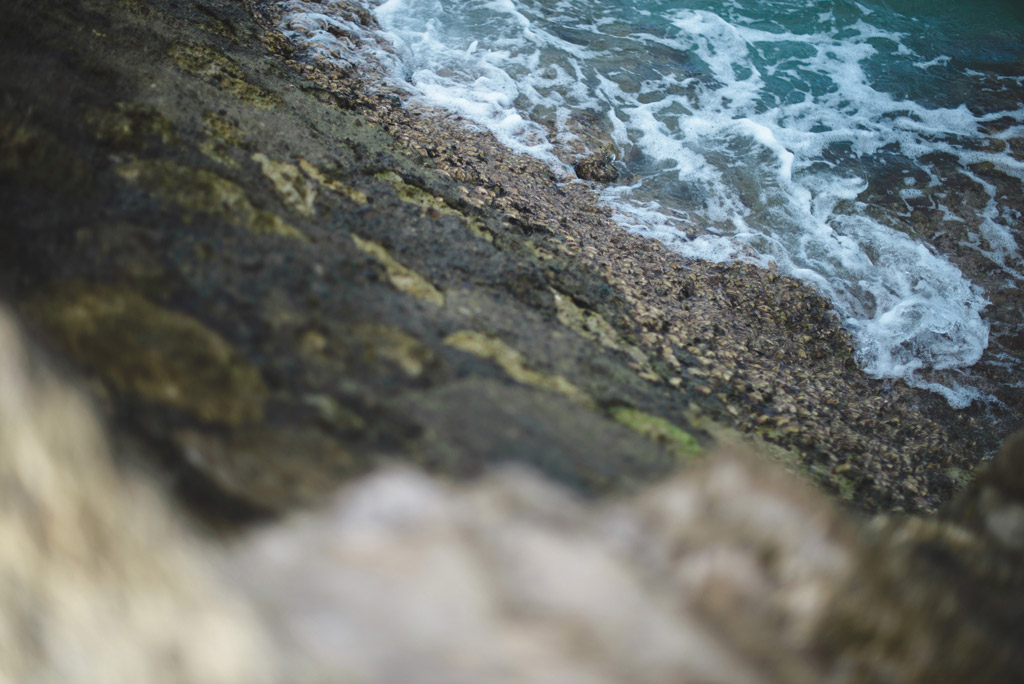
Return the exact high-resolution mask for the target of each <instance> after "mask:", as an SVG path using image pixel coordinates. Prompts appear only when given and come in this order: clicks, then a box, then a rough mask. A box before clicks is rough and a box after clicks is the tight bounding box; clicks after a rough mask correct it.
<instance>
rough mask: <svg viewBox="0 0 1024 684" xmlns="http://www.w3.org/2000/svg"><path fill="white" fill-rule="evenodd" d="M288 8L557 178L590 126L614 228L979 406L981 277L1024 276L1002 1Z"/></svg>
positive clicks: (433, 3) (1020, 158) (1015, 13)
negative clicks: (787, 278)
mask: <svg viewBox="0 0 1024 684" xmlns="http://www.w3.org/2000/svg"><path fill="white" fill-rule="evenodd" d="M284 5H285V7H286V10H287V11H286V16H285V27H286V29H287V30H288V31H290V33H291V35H292V36H293V37H294V38H295V39H296V40H299V41H301V42H304V43H305V44H306V45H307V46H308V47H309V48H310V49H312V50H315V51H319V52H321V53H322V54H327V55H331V56H333V57H334V58H337V59H344V60H353V59H360V58H366V59H376V60H378V61H380V62H383V63H384V64H386V65H387V67H388V69H389V70H390V73H391V75H392V78H393V79H394V80H395V81H397V82H399V83H401V84H402V85H403V87H405V88H406V89H407V90H409V91H410V92H411V93H412V94H413V95H414V96H416V97H418V98H420V99H421V100H423V101H425V102H427V103H429V104H432V105H436V106H440V107H443V108H447V109H449V110H452V111H454V112H457V113H459V114H461V115H462V116H464V117H466V118H467V119H469V120H471V121H473V122H475V123H476V124H477V125H479V126H483V127H485V128H487V129H489V130H490V131H492V132H493V133H494V135H495V136H497V138H498V139H499V140H501V141H502V142H503V143H505V144H506V145H507V146H509V147H510V148H512V149H513V150H516V151H519V152H523V153H527V154H531V155H534V156H536V157H538V158H540V159H542V160H544V161H546V162H547V163H548V164H550V165H551V167H552V168H553V169H554V170H555V171H556V172H557V173H559V174H560V175H561V176H562V177H563V178H565V179H571V178H572V172H571V169H570V168H569V166H568V165H567V164H566V163H565V155H564V154H563V155H560V154H559V146H560V145H565V144H566V143H568V142H570V141H571V140H572V139H573V138H576V137H578V135H579V133H580V129H579V122H580V121H585V122H587V125H588V126H589V127H591V128H593V129H594V132H595V133H596V139H601V138H602V137H603V139H605V140H607V142H608V144H609V145H610V146H611V147H612V148H613V149H614V153H615V157H616V160H617V161H616V164H617V165H618V166H619V169H620V171H621V178H622V180H621V181H620V182H619V183H617V184H613V185H609V186H606V187H604V188H603V190H602V195H603V199H604V200H605V201H606V202H607V203H608V204H610V205H611V206H612V207H613V208H614V210H615V216H616V218H617V220H618V221H619V222H620V223H621V224H622V225H624V226H626V227H627V228H629V229H631V230H633V231H636V232H638V233H640V234H643V235H646V236H650V237H654V238H657V239H659V240H662V241H663V242H665V243H666V244H667V245H669V246H670V247H671V248H672V249H674V250H677V251H678V252H680V253H681V254H683V255H685V256H689V257H695V258H702V259H710V260H714V261H725V260H733V259H746V260H753V261H755V262H758V263H760V264H762V265H764V266H768V267H775V268H778V269H779V270H780V271H782V272H784V273H786V274H789V275H792V276H795V277H797V278H800V279H802V280H804V281H806V282H808V283H810V284H812V285H813V286H814V287H816V288H817V289H818V290H819V291H820V292H822V293H823V294H824V295H825V296H827V297H828V298H829V299H830V300H831V302H832V304H833V306H834V307H835V310H836V311H837V313H838V315H839V317H840V318H841V320H842V322H843V325H844V326H845V327H846V328H847V329H848V330H849V331H850V332H851V333H852V335H853V338H854V341H855V346H856V354H857V359H858V361H859V363H860V365H861V367H862V368H863V369H864V371H865V372H866V373H868V374H869V375H871V376H873V377H878V378H902V379H903V380H905V381H906V382H907V383H909V384H911V385H914V386H918V387H924V388H927V389H930V390H933V391H936V392H939V393H941V394H942V395H943V396H945V397H946V399H947V400H948V401H949V403H950V404H952V405H953V406H955V407H964V406H967V405H969V404H970V403H971V402H972V401H974V400H975V399H986V400H989V401H992V400H994V398H993V397H992V396H991V395H990V394H989V393H988V391H987V390H985V389H979V387H983V383H979V382H977V380H978V378H977V377H975V376H974V375H972V372H971V371H970V368H971V367H972V366H973V365H975V364H976V363H977V362H978V361H979V360H980V359H981V358H982V356H983V355H984V354H985V353H986V349H987V348H988V346H989V342H990V335H991V334H992V333H993V330H992V323H991V322H990V320H989V317H988V315H987V314H988V312H987V307H989V305H990V296H989V295H990V293H991V290H992V288H995V289H997V290H1002V289H1006V288H1009V289H1016V288H1017V287H1018V286H1019V285H1020V281H1021V280H1022V278H1024V263H1022V260H1021V254H1020V249H1019V243H1020V240H1021V239H1022V233H1021V230H1022V217H1021V211H1022V207H1024V199H1022V194H1024V193H1022V190H1021V188H1022V185H1021V181H1022V179H1024V3H1020V2H1019V0H1008V1H1007V2H1000V1H998V0H976V1H974V2H964V1H957V0H862V1H861V2H853V1H850V0H835V1H828V2H826V1H818V2H814V1H808V0H703V1H697V0H642V1H639V2H622V1H621V0H484V1H481V0H445V1H443V2H442V1H440V0H386V1H384V2H374V1H373V0H368V2H367V7H369V8H370V9H372V10H373V12H374V14H375V16H376V18H377V20H378V22H379V25H380V28H381V31H380V34H379V35H378V36H375V37H374V39H375V40H376V41H377V42H374V40H369V39H368V38H367V36H366V35H365V31H364V30H363V29H360V28H359V27H358V26H354V25H351V23H347V22H344V21H343V20H340V19H339V18H338V17H337V16H333V15H332V14H331V11H330V8H331V4H330V2H329V1H328V2H326V3H311V2H304V1H303V0H288V1H287V2H285V3H284ZM332 22H333V24H334V25H335V26H338V27H341V28H343V29H344V31H343V32H342V33H341V34H339V32H338V31H333V32H332V31H328V29H329V28H330V26H331V24H332ZM342 25H344V26H342ZM339 35H347V36H348V38H339ZM381 38H382V39H383V43H381V42H380V39H381ZM380 45H384V46H385V47H383V48H381V47H379V46H380ZM360 54H362V55H363V57H359V55H360ZM594 137H595V136H593V135H592V136H591V138H594ZM965 254H967V255H968V256H967V257H965V256H964V255H965ZM965 267H968V268H967V272H965ZM982 276H983V277H982ZM982 280H984V284H983V283H982V282H981V281H982ZM986 288H988V290H989V292H986ZM1011 301H1013V300H1012V298H1011ZM1016 313H1017V314H1018V315H1017V316H1016V320H1017V321H1018V322H1019V320H1020V316H1019V312H1016ZM999 318H1000V320H1002V321H1004V327H1005V326H1010V327H1012V325H1011V324H1008V323H1005V321H1006V320H1008V319H1013V318H1014V316H1012V315H1011V316H1006V315H1003V316H1001V317H999ZM997 332H999V333H1000V334H1004V335H1016V334H1019V330H1004V331H997ZM995 356H998V359H996V360H995V361H994V362H996V363H1001V364H1003V365H1004V366H1007V365H1009V366H1014V368H1013V369H1012V373H1011V375H1013V376H1016V375H1018V373H1017V371H1018V370H1019V367H1018V366H1016V365H1015V364H1019V361H1020V360H1019V358H1018V357H1016V356H1015V355H1014V354H1012V353H1006V352H1005V351H1001V352H1000V353H999V354H997V355H995Z"/></svg>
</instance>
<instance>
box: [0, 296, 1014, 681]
mask: <svg viewBox="0 0 1024 684" xmlns="http://www.w3.org/2000/svg"><path fill="white" fill-rule="evenodd" d="M1021 445H1022V441H1021V440H1020V439H1017V440H1016V441H1012V440H1011V441H1010V442H1008V446H1007V447H1006V448H1004V451H1003V453H1002V454H1001V455H1000V457H999V459H997V461H996V462H995V463H994V464H993V465H992V468H991V470H990V473H992V474H994V475H985V474H983V475H982V476H981V478H979V480H978V482H977V483H976V485H975V486H974V487H973V488H972V489H971V490H970V491H969V492H968V494H967V496H966V497H965V498H964V500H962V501H961V502H959V504H958V509H957V510H958V511H959V514H961V515H962V516H963V519H964V521H965V523H964V524H963V525H959V524H957V523H954V522H949V521H944V520H940V519H935V518H902V519H898V520H897V519H885V518H876V519H875V520H874V521H872V522H870V523H868V524H864V523H863V522H862V521H861V520H860V519H856V518H853V517H852V516H850V515H849V514H847V513H844V512H840V511H839V510H837V509H836V508H835V507H834V506H833V505H832V504H831V503H829V502H827V501H826V500H825V499H824V498H823V497H822V496H821V495H820V494H818V493H817V492H814V491H811V490H809V489H807V488H806V487H805V486H804V485H802V484H800V483H797V482H795V481H793V480H791V479H790V477H789V476H788V475H786V474H784V473H781V472H777V471H774V470H771V469H769V468H768V467H766V466H765V465H763V464H762V463H760V462H758V461H757V460H756V457H754V456H749V455H747V456H744V455H730V454H720V455H719V456H718V457H717V458H713V459H710V462H709V464H708V465H707V466H706V467H704V468H703V469H702V470H699V471H691V472H689V473H687V474H686V475H683V476H679V477H676V478H675V479H672V480H670V481H667V482H665V483H663V484H660V485H656V486H654V487H652V488H650V489H649V490H647V491H646V492H644V493H642V494H641V495H639V496H636V497H634V498H632V499H630V500H621V501H617V502H615V501H612V502H607V501H606V502H604V503H594V502H583V501H581V500H578V499H576V498H574V497H573V496H572V495H570V494H568V493H567V492H566V491H564V490H563V489H561V488H558V487H556V486H554V485H552V484H550V483H548V482H546V481H544V480H541V479H540V478H538V477H537V476H535V475H533V474H531V473H528V472H525V471H521V470H506V471H501V472H497V473H494V474H491V475H489V476H487V477H485V478H483V479H482V480H479V481H478V482H476V483H475V484H470V485H459V486H455V485H451V484H443V483H441V482H439V481H437V480H434V479H431V478H429V477H428V476H426V475H423V474H421V473H420V472H418V471H414V470H410V469H384V470H381V471H378V472H377V473H376V474H373V475H371V476H369V477H367V478H364V479H362V480H360V481H357V482H355V483H354V484H352V485H351V486H349V487H347V488H346V489H345V490H344V491H342V492H341V493H340V495H339V496H338V497H337V498H336V500H335V501H334V503H333V505H331V506H330V507H329V508H327V509H326V510H323V511H321V512H318V513H307V514H304V515H302V516H295V517H292V518H290V519H285V520H284V521H283V522H278V523H274V524H272V525H270V526H267V527H265V528H263V529H262V530H256V531H254V532H253V533H251V534H250V535H249V536H247V537H246V538H243V539H241V540H238V541H235V542H233V543H231V544H227V545H225V544H220V545H214V544H213V543H212V542H210V541H209V540H203V539H201V538H200V536H199V535H198V534H197V533H195V532H192V531H190V530H189V529H188V528H187V526H186V525H184V524H183V523H182V522H181V521H180V520H179V519H178V516H177V514H176V513H175V511H173V510H172V509H171V508H170V507H169V506H168V505H167V504H166V503H165V501H164V500H163V499H162V498H161V496H159V495H158V494H157V492H156V491H155V489H154V488H153V487H151V486H150V485H149V484H147V483H146V482H144V481H140V480H139V478H137V477H129V476H127V475H125V474H121V473H118V472H116V471H115V469H114V467H113V465H112V463H111V461H110V460H109V458H108V456H107V453H106V452H107V449H108V448H107V446H106V443H105V441H104V437H103V435H102V431H101V429H100V428H99V427H98V425H97V422H96V420H95V418H94V416H93V414H92V412H91V410H90V408H89V407H88V406H87V405H86V403H85V402H84V401H83V399H82V398H81V395H80V394H79V393H78V392H77V391H76V390H75V389H73V388H72V387H71V386H69V385H68V384H66V383H64V382H62V381H60V380H58V379H56V377H55V375H54V374H53V373H52V372H51V371H50V370H48V369H47V368H46V367H44V366H43V365H42V363H41V362H40V361H39V360H38V359H37V358H34V356H33V355H32V354H30V353H29V352H28V351H27V350H26V348H25V347H24V345H23V343H22V342H21V341H20V337H19V334H18V333H17V331H16V329H15V326H14V325H13V324H12V322H11V320H10V318H9V317H7V316H3V317H2V318H0V489H2V491H3V496H2V497H0V525H2V526H3V534H2V537H0V681H3V682H8V681H11V682H13V681H17V682H58V681H59V682H82V683H84V682H90V683H91V682H107V683H111V684H116V683H118V682H194V683H204V682H218V683H219V682H264V681H267V682H270V681H279V682H338V681H345V682H381V683H384V682H467V683H468V682H474V683H475V682H559V683H570V682H580V683H582V682H595V683H596V682H631V683H642V682H729V683H733V684H736V683H741V682H786V683H787V684H790V683H799V682H943V681H950V682H952V681H958V682H959V681H985V682H1003V681H1005V682H1009V681H1021V677H1022V676H1024V654H1022V652H1021V650H1020V649H1019V648H1018V647H1019V644H1020V643H1021V639H1022V637H1024V591H1022V589H1024V562H1022V553H1021V551H1022V548H1024V508H1022V505H1021V502H1022V501H1024V499H1022V498H1021V497H1020V493H1021V487H1022V484H1024V481H1022V480H1021V479H1020V478H1019V477H1018V475H1019V473H1020V472H1021V468H1022V463H1024V460H1022V456H1024V453H1022V451H1021ZM1013 478H1017V479H1016V480H1014V479H1013Z"/></svg>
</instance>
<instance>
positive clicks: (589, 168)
mask: <svg viewBox="0 0 1024 684" xmlns="http://www.w3.org/2000/svg"><path fill="white" fill-rule="evenodd" d="M572 168H573V171H575V172H576V177H577V178H579V179H580V180H588V181H595V182H597V183H613V182H615V181H617V180H618V179H619V170H618V169H616V168H615V158H614V157H612V155H611V153H610V152H607V151H605V150H601V151H599V152H594V153H593V154H591V155H589V156H588V157H585V158H583V159H581V160H579V161H578V162H576V163H575V164H573V165H572Z"/></svg>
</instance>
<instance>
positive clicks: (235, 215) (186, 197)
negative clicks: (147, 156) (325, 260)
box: [117, 160, 306, 240]
mask: <svg viewBox="0 0 1024 684" xmlns="http://www.w3.org/2000/svg"><path fill="white" fill-rule="evenodd" d="M117 172H118V173H119V174H120V175H121V176H122V177H123V178H124V179H125V180H127V181H129V182H132V183H137V184H138V185H141V186H142V187H144V188H146V189H147V190H149V191H150V192H152V193H154V194H156V195H158V196H159V197H161V198H162V199H164V200H166V201H169V202H173V203H175V204H177V205H178V206H180V207H181V208H182V209H184V210H186V211H188V212H191V213H202V214H208V215H210V216H214V217H216V218H218V219H220V220H222V221H224V222H225V223H230V224H232V225H236V226H240V227H242V228H245V229H246V230H248V231H250V232H252V233H255V234H257V235H280V236H281V237H286V238H293V239H296V240H305V239H306V236H305V235H303V234H302V231H300V230H298V229H297V228H295V227H294V226H291V225H289V224H287V223H286V222H285V221H284V220H283V219H281V217H279V216H278V215H277V214H272V213H270V212H269V211H265V210H263V209H257V208H256V207H254V206H253V205H252V202H250V200H249V197H248V194H247V193H246V191H245V190H244V189H243V188H242V186H240V185H238V184H237V183H234V182H232V181H230V180H228V179H227V178H224V177H223V176H219V175H217V174H216V173H214V172H212V171H208V170H206V169H194V168H189V167H186V166H181V165H180V164H175V163H174V162H170V161H152V160H147V161H143V160H138V161H133V162H128V163H127V164H122V165H121V166H120V167H118V170H117Z"/></svg>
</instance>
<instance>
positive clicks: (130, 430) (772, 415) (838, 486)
mask: <svg viewBox="0 0 1024 684" xmlns="http://www.w3.org/2000/svg"><path fill="white" fill-rule="evenodd" d="M273 9H274V7H273V6H256V7H250V6H243V5H239V4H237V3H232V2H216V1H207V0H203V2H200V3H196V4H190V5H188V6H182V5H176V4H172V3H162V2H132V1H126V2H113V1H110V2H107V1H106V0H103V1H99V2H87V3H64V2H60V1H59V0H52V1H48V2H46V3H27V2H19V3H16V4H15V5H14V6H13V7H12V9H11V11H10V12H9V15H10V16H9V17H8V19H7V21H6V22H5V28H4V40H3V46H2V48H0V50H2V51H3V61H4V63H5V64H6V65H7V69H5V71H4V73H3V75H2V76H0V78H2V82H3V86H2V87H3V92H4V99H3V102H2V109H0V122H2V131H3V146H4V155H3V163H2V167H0V173H2V178H3V186H2V187H3V189H2V191H0V192H2V193H3V195H2V198H3V204H4V207H5V209H6V212H7V220H6V228H5V230H4V232H3V236H2V238H0V240H2V245H0V247H2V249H0V261H2V263H0V273H2V280H0V287H2V291H3V294H4V296H5V297H6V298H7V299H8V300H9V301H11V302H13V303H14V305H15V306H16V307H17V309H18V310H19V312H20V313H21V314H22V315H23V316H24V317H25V319H26V320H28V321H29V322H30V323H31V324H32V325H33V327H34V329H35V330H36V331H37V332H38V334H39V335H40V336H41V337H42V338H43V339H45V340H47V342H48V344H49V345H50V346H51V347H52V349H53V350H55V351H56V353H57V354H58V355H60V356H62V357H64V358H67V359H68V360H69V361H70V362H71V363H72V364H73V365H74V366H75V367H76V368H78V369H80V370H81V371H82V372H84V373H86V374H87V375H88V376H89V377H90V378H91V379H92V384H91V387H92V389H93V391H94V393H95V395H96V397H97V399H98V400H99V401H100V402H101V403H102V404H103V405H104V406H105V408H106V410H107V412H108V415H109V417H110V420H111V421H112V423H113V424H114V425H115V426H116V430H117V434H118V435H119V437H120V438H121V439H123V440H124V441H125V444H126V446H125V449H124V450H123V451H126V452H129V453H137V454H140V458H141V459H142V460H144V461H147V462H148V463H149V465H150V466H152V465H153V461H154V454H155V455H158V457H157V458H156V461H157V466H158V468H159V469H160V470H161V471H162V472H163V473H164V474H165V475H166V476H167V477H168V478H169V479H170V480H172V481H173V482H174V483H175V486H176V487H177V488H178V490H179V491H180V492H181V493H182V494H183V495H184V496H185V498H186V499H187V500H189V501H191V502H192V504H193V505H195V506H200V507H202V508H203V509H204V513H203V514H204V515H209V516H214V517H222V518H227V519H240V520H242V519H246V518H248V517H253V516H255V517H259V516H261V515H265V514H272V513H276V512H281V511H285V510H288V509H290V508H292V507H294V506H296V505H302V504H309V503H313V502H315V501H319V500H322V498H323V497H324V496H325V495H326V494H328V493H329V492H331V491H333V490H334V488H335V487H336V486H337V485H338V484H339V483H341V482H343V481H345V480H346V479H347V478H349V477H350V476H352V475H355V474H359V473H363V472H366V471H368V470H370V469H372V468H373V467H374V466H375V465H377V464H379V463H381V462H386V461H393V460H400V461H407V462H412V463H415V464H418V465H420V466H422V467H425V468H427V469H428V470H430V471H431V472H434V473H438V474H443V475H447V476H452V477H465V476H472V475H476V474H479V473H481V472H483V471H485V470H486V469H487V468H488V467H489V466H491V465H494V464H497V463H503V462H507V461H514V462H519V463H524V464H527V465H530V466H532V467H535V468H537V469H538V470H540V471H541V472H543V473H545V474H547V475H549V476H551V477H554V478H555V479H557V480H560V481H562V482H565V483H567V484H569V485H570V486H572V487H574V488H576V489H577V490H578V491H580V492H582V493H585V494H588V495H589V494H599V493H603V492H609V491H619V490H630V489H634V488H635V487H636V486H637V485H638V484H640V483H643V482H649V481H652V480H656V479H658V478H661V477H663V476H664V475H666V474H667V473H669V472H672V471H673V470H675V469H676V468H677V467H679V466H680V465H682V464H685V463H687V462H689V461H691V460H694V459H699V458H700V454H701V453H702V452H703V449H704V448H705V447H707V446H708V445H710V444H712V443H714V442H715V441H716V439H718V438H719V437H720V436H721V435H723V434H733V433H734V434H737V435H743V436H744V438H746V439H750V440H753V441H754V442H755V443H757V444H763V445H764V448H763V449H762V450H765V451H769V452H771V453H772V454H773V455H774V456H773V458H775V459H776V460H778V461H781V462H782V463H784V465H785V467H787V468H788V469H790V470H791V471H794V472H797V473H800V474H801V475H803V476H805V477H807V478H809V479H811V480H812V481H814V482H816V483H818V484H820V485H821V486H823V487H824V488H825V489H826V490H828V491H830V492H832V493H833V494H835V495H837V496H838V497H840V498H842V499H843V500H845V501H848V502H849V503H851V504H852V505H853V506H854V507H856V508H859V509H861V510H864V511H933V510H935V509H936V508H937V507H938V506H939V505H941V504H942V502H944V501H946V500H948V499H949V498H950V497H951V496H952V495H953V493H954V492H955V491H956V490H957V489H958V488H960V487H961V486H962V485H963V483H964V482H966V481H967V479H968V478H969V477H970V473H971V471H972V470H973V468H974V466H975V465H976V464H977V463H978V462H979V461H981V460H982V459H984V458H985V457H987V456H989V455H991V454H992V453H994V451H995V449H996V446H997V445H998V442H999V439H1000V437H1001V436H1002V435H1004V434H1006V433H1008V432H1009V431H1010V428H1011V427H1013V421H1014V420H1015V419H1016V418H1015V417H1014V416H1012V415H1002V416H1000V415H997V414H995V413H993V412H992V410H991V409H990V408H987V407H986V408H977V407H976V408H975V409H972V410H967V411H961V412H955V411H952V410H950V409H949V408H948V407H947V406H945V405H944V404H943V403H942V401H941V400H940V399H938V398H937V397H936V396H934V395H930V394H927V393H923V392H920V391H916V390H912V389H910V388H907V387H905V386H903V385H901V384H896V385H893V386H888V385H885V384H883V383H882V382H878V381H873V380H870V379H868V378H865V377H864V376H863V375H862V374H861V373H860V372H859V371H858V369H857V368H856V366H855V364H854V363H853V360H852V356H851V349H850V343H849V339H848V336H847V334H846V333H845V332H844V331H843V330H842V329H841V328H840V327H839V325H838V323H837V322H836V319H835V316H834V315H833V314H832V312H831V311H830V309H829V306H828V303H827V302H826V301H824V300H823V299H822V298H821V297H820V296H818V295H817V294H816V293H815V292H813V291H812V290H811V289H810V288H808V287H807V286H805V285H803V284H801V283H799V282H797V281H795V280H792V279H790V278H786V277H782V276H779V275H777V274H775V273H773V272H770V271H765V270H760V269H757V268H755V267H753V266H749V265H743V264H734V265H714V264H708V263H702V262H686V261H684V260H682V259H681V258H679V257H678V256H676V255H674V254H672V253H671V252H669V251H668V250H666V249H665V248H664V247H662V246H661V245H660V244H658V243H655V242H652V241H648V240H644V239H641V238H639V237H636V236H633V235H631V234H629V233H627V232H626V231H624V230H623V229H621V228H620V227H618V226H617V225H615V224H614V223H613V222H612V221H611V220H610V217H609V212H608V211H607V210H606V209H605V208H604V207H602V206H601V205H599V204H598V203H597V201H596V199H595V193H594V192H593V190H592V188H591V186H590V185H588V184H587V183H584V182H564V181H559V180H558V179H556V178H555V177H554V176H553V175H552V173H551V172H550V170H549V169H547V168H546V167H544V166H543V165H541V164H540V163H539V162H537V161H536V160H533V159H530V158H526V157H522V156H516V155H512V154H510V153H508V152H507V151H506V150H504V149H502V148H500V147H499V145H498V144H497V143H496V142H495V141H494V139H493V138H492V137H490V136H489V135H487V134H485V133H481V132H478V131H475V130H472V129H470V128H469V127H468V126H466V125H465V124H464V123H463V122H461V121H458V120H456V119H454V118H453V117H451V116H449V115H446V114H443V113H439V112H436V111H428V110H425V109H422V108H420V107H417V106H415V105H411V104H409V103H406V102H403V101H402V99H401V98H400V97H398V96H397V95H396V94H395V93H394V92H392V91H390V90H389V89H388V88H387V87H386V86H383V85H381V82H380V81H379V77H380V76H381V74H375V73H371V72H372V69H371V68H370V67H367V73H363V71H361V69H360V68H358V67H357V66H350V67H348V68H345V67H343V66H338V65H337V64H328V63H326V62H324V61H322V60H318V59H315V58H310V57H309V56H308V55H303V54H301V53H296V52H295V46H293V45H292V44H290V43H289V42H288V41H287V40H286V39H284V38H283V37H282V36H281V35H280V34H278V33H276V32H275V28H276V26H277V24H278V18H277V17H276V16H275V14H274V12H273ZM353 11H354V10H353ZM353 17H354V19H355V20H357V21H361V22H366V23H372V21H373V18H372V16H370V15H368V14H365V13H364V14H362V15H360V14H358V13H357V14H354V15H353Z"/></svg>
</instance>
